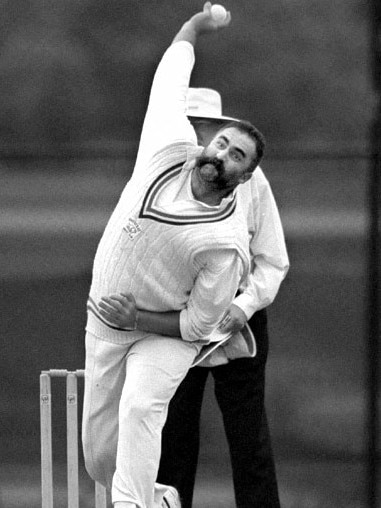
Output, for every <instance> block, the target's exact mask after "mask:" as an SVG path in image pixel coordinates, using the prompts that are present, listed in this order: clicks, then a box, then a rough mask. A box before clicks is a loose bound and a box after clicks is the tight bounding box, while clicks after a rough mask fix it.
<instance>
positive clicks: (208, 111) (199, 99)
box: [186, 88, 239, 123]
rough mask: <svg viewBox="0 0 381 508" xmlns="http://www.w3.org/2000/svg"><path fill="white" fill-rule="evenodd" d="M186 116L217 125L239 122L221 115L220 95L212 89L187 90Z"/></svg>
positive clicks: (236, 119)
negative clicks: (213, 122)
mask: <svg viewBox="0 0 381 508" xmlns="http://www.w3.org/2000/svg"><path fill="white" fill-rule="evenodd" d="M186 114H187V116H188V117H190V118H201V119H205V120H210V121H215V122H218V123H228V122H239V120H238V118H232V117H230V116H225V115H223V114H222V100H221V95H220V94H219V93H218V92H217V91H216V90H213V89H212V88H189V89H188V95H187V100H186Z"/></svg>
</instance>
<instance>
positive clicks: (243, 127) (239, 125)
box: [218, 120, 266, 172]
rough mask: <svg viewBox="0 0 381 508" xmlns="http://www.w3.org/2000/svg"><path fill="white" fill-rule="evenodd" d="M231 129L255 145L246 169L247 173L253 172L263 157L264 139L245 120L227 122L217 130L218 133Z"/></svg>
mask: <svg viewBox="0 0 381 508" xmlns="http://www.w3.org/2000/svg"><path fill="white" fill-rule="evenodd" d="M231 127H233V128H234V129H237V130H239V131H240V132H243V133H244V134H247V135H248V136H249V138H250V139H252V140H253V141H254V143H255V157H254V158H253V160H252V161H251V163H250V166H249V168H248V171H249V172H253V171H254V169H255V168H256V167H257V166H258V164H259V163H260V161H261V159H262V157H263V154H264V151H265V145H266V140H265V137H264V135H263V134H262V133H261V132H260V131H259V130H258V129H257V128H256V127H254V125H253V124H252V123H250V122H247V121H246V120H239V121H236V122H235V121H233V122H228V123H226V124H225V125H224V126H223V127H221V128H220V129H219V130H218V133H219V132H221V131H223V130H225V129H230V128H231Z"/></svg>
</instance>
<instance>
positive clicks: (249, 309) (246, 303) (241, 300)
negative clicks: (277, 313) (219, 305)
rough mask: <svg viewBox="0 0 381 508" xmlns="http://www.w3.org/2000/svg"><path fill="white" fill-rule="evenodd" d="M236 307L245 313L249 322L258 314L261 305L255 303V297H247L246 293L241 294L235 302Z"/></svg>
mask: <svg viewBox="0 0 381 508" xmlns="http://www.w3.org/2000/svg"><path fill="white" fill-rule="evenodd" d="M233 303H234V305H237V307H239V308H240V309H241V310H243V312H244V313H245V315H246V317H247V320H249V319H250V318H251V317H252V315H253V314H254V313H255V312H257V310H258V308H259V305H258V304H257V305H256V304H255V302H253V297H252V296H250V295H247V294H245V293H241V294H240V295H238V296H237V297H236V298H234V300H233Z"/></svg>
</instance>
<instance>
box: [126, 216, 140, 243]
mask: <svg viewBox="0 0 381 508" xmlns="http://www.w3.org/2000/svg"><path fill="white" fill-rule="evenodd" d="M123 229H124V231H125V232H126V233H127V234H128V238H129V239H130V240H133V239H134V238H135V237H136V236H137V235H138V234H140V233H141V232H142V228H141V227H140V226H139V224H138V223H137V221H136V220H135V219H128V222H127V224H126V225H125V226H124V228H123Z"/></svg>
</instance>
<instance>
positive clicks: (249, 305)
mask: <svg viewBox="0 0 381 508" xmlns="http://www.w3.org/2000/svg"><path fill="white" fill-rule="evenodd" d="M251 180H252V181H250V186H251V188H250V191H251V196H250V203H249V209H248V214H247V220H248V229H249V234H250V237H251V240H250V253H251V260H252V269H251V271H250V274H249V275H248V277H247V278H246V280H245V281H244V283H243V284H241V286H240V294H239V296H237V297H236V298H235V299H234V302H233V303H234V304H235V305H237V306H238V307H240V308H241V309H242V310H243V311H244V313H245V314H246V317H247V318H248V319H250V318H251V316H252V315H253V314H254V313H255V312H257V311H258V310H260V309H262V308H264V307H267V306H268V305H270V304H271V303H272V302H273V301H274V298H275V296H276V295H277V293H278V290H279V287H280V285H281V282H282V281H283V279H284V278H285V276H286V274H287V271H288V269H289V259H288V254H287V248H286V243H285V239H284V233H283V228H282V223H281V219H280V216H279V212H278V208H277V205H276V202H275V199H274V196H273V193H272V190H271V187H270V184H269V182H268V180H267V179H266V177H265V176H264V174H263V172H262V170H261V169H260V168H257V169H256V170H255V173H254V176H253V178H252V179H251Z"/></svg>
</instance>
